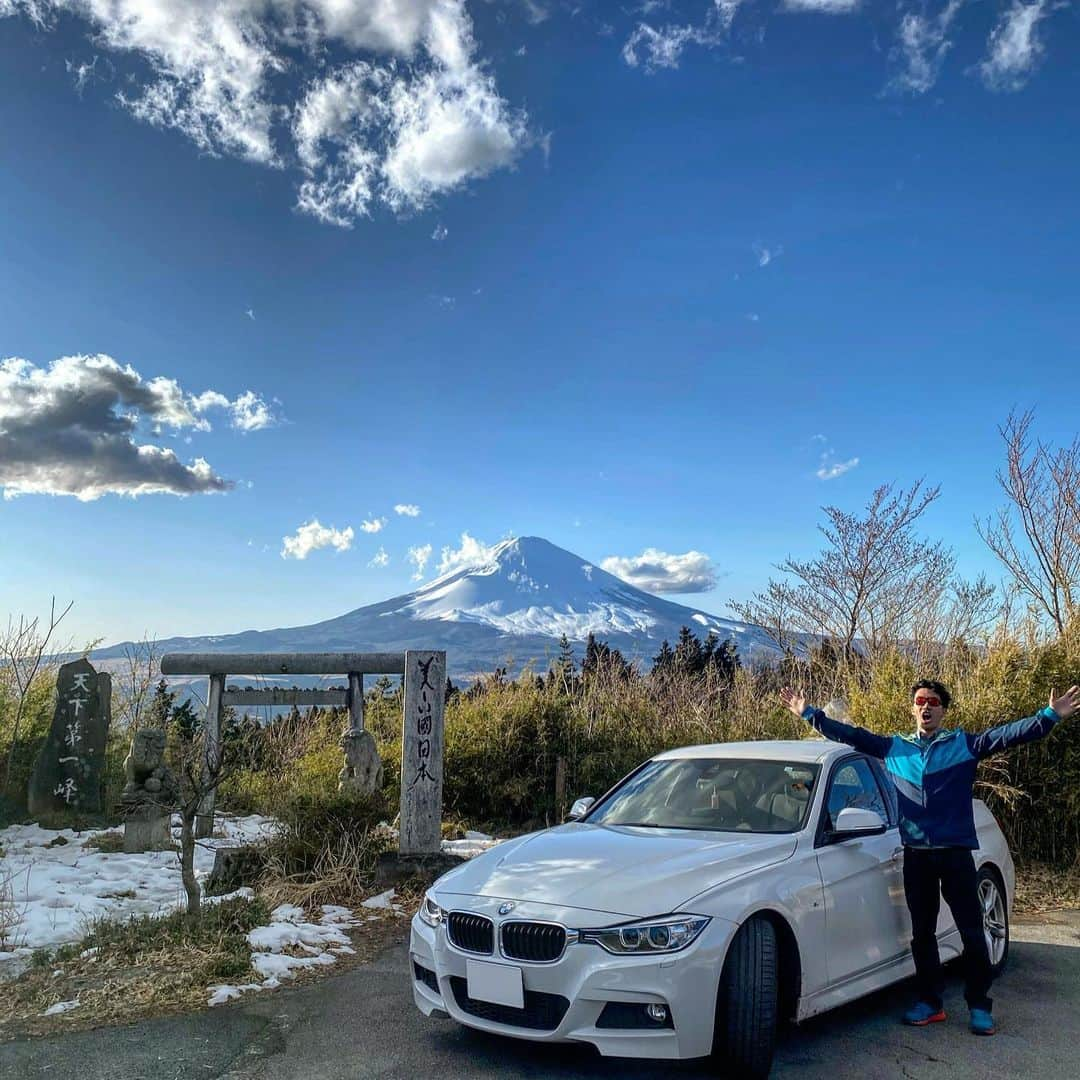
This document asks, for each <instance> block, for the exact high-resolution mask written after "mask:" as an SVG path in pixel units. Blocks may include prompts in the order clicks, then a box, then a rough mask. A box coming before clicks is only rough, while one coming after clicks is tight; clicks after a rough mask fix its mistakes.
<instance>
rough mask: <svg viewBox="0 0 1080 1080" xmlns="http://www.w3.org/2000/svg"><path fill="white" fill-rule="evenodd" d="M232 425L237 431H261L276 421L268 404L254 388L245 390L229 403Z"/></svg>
mask: <svg viewBox="0 0 1080 1080" xmlns="http://www.w3.org/2000/svg"><path fill="white" fill-rule="evenodd" d="M229 411H230V412H231V413H232V421H231V422H232V426H233V427H234V428H236V429H237V430H238V431H262V430H263V428H268V427H272V426H273V425H274V424H276V423H277V422H278V418H277V417H276V416H275V415H274V412H273V410H272V409H271V408H270V406H269V405H268V404H267V403H266V402H265V401H264V400H263V399H262V398H261V397H260V396H259V395H258V394H256V393H255V391H254V390H245V391H244V393H242V394H241V395H240V396H239V397H238V398H237V399H236V400H235V401H233V402H230V403H229Z"/></svg>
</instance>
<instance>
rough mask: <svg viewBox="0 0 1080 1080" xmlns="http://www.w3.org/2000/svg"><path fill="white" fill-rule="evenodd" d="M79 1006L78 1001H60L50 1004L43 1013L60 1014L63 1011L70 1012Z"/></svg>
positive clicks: (47, 1014)
mask: <svg viewBox="0 0 1080 1080" xmlns="http://www.w3.org/2000/svg"><path fill="white" fill-rule="evenodd" d="M78 1007H79V1002H78V1001H58V1002H57V1003H56V1004H55V1005H50V1006H49V1007H48V1008H47V1009H46V1010H45V1011H44V1012H43V1013H42V1014H41V1015H42V1016H59V1015H60V1014H61V1013H66V1012H70V1011H71V1010H72V1009H77V1008H78Z"/></svg>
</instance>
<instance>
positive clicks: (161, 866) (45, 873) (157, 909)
mask: <svg viewBox="0 0 1080 1080" xmlns="http://www.w3.org/2000/svg"><path fill="white" fill-rule="evenodd" d="M179 829H180V819H179V816H174V817H173V835H174V836H179ZM276 829H277V823H276V822H274V821H273V820H272V819H270V818H266V817H263V816H261V815H259V814H252V815H250V816H249V817H228V816H225V815H222V816H220V817H219V818H218V828H217V830H216V831H217V833H218V835H216V836H214V837H212V838H207V839H205V840H199V841H198V842H197V844H196V847H195V876H196V877H197V878H199V879H200V880H202V879H204V878H206V876H207V875H208V874H209V873H210V871H211V869H212V868H213V865H214V852H215V850H216V849H217V848H219V847H231V846H235V845H238V844H252V843H257V842H258V841H261V840H267V839H269V838H270V837H271V836H272V835H273V834H274V832H275V831H276ZM112 831H114V830H107V829H87V830H84V831H82V832H75V831H74V830H72V829H43V828H41V827H40V826H39V825H10V826H8V828H6V829H0V849H3V851H4V859H3V865H2V867H0V875H2V877H3V879H5V880H7V882H8V888H9V895H7V896H5V897H4V898H3V900H2V901H0V903H3V904H4V905H5V906H6V907H7V908H8V910H7V911H6V912H4V913H3V914H4V916H5V917H4V919H3V923H4V925H7V927H8V933H7V941H6V944H5V950H6V951H0V977H3V975H5V974H7V973H8V972H7V968H8V967H9V966H14V967H19V966H21V965H22V964H23V963H25V961H26V959H27V958H28V957H29V955H30V953H32V952H33V951H34V949H39V948H50V949H51V948H55V947H56V946H58V945H64V944H67V943H68V942H72V941H79V940H80V939H81V938H82V937H83V936H84V935H85V933H86V929H87V926H88V924H89V923H90V922H92V921H93V920H95V919H98V918H101V917H105V918H109V919H114V920H117V921H123V920H125V919H129V918H131V916H133V915H159V914H165V913H168V912H171V911H174V910H175V909H176V908H178V907H182V906H183V905H184V904H185V902H186V899H185V894H184V887H183V884H182V882H181V880H180V860H179V858H178V857H177V854H176V852H173V851H149V852H145V853H144V854H141V855H127V854H125V853H123V852H120V851H115V852H105V851H98V850H97V848H95V847H93V846H89V845H88V841H90V840H91V839H92V838H93V837H95V836H100V835H101V834H102V833H103V832H112ZM58 836H60V837H63V838H64V839H65V840H66V841H67V843H65V844H59V845H56V846H49V845H50V844H51V843H52V842H53V841H55V839H56V838H57V837H58ZM233 895H246V896H248V897H250V896H251V895H252V893H251V890H250V889H247V890H238V892H237V893H235V894H233ZM223 899H227V898H226V897H218V898H215V899H214V900H211V898H207V900H208V901H210V902H220V901H221V900H223Z"/></svg>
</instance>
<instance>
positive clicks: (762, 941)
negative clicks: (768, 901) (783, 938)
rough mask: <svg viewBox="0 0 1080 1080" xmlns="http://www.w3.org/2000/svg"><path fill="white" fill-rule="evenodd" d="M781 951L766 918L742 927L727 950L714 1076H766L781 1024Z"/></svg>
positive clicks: (716, 1029)
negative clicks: (777, 1030) (715, 1074)
mask: <svg viewBox="0 0 1080 1080" xmlns="http://www.w3.org/2000/svg"><path fill="white" fill-rule="evenodd" d="M779 975H780V971H779V950H778V947H777V942H776V930H775V929H774V928H773V925H772V923H771V922H769V920H768V919H765V918H761V917H760V916H759V917H757V918H752V919H750V920H748V921H747V922H746V923H744V924H743V925H742V926H741V927H740V928H739V931H738V933H736V935H735V940H734V941H732V943H731V947H730V948H729V949H728V954H727V958H726V959H725V961H724V970H723V973H722V974H721V976H720V988H719V991H718V993H717V996H716V1020H715V1023H714V1025H713V1062H714V1065H715V1066H716V1073H717V1075H718V1076H725V1077H730V1076H737V1077H746V1078H757V1077H765V1076H768V1075H769V1069H770V1068H771V1066H772V1059H773V1053H774V1052H775V1049H776V1029H777V1024H778V1020H779V1005H780V1002H779V998H780V982H779Z"/></svg>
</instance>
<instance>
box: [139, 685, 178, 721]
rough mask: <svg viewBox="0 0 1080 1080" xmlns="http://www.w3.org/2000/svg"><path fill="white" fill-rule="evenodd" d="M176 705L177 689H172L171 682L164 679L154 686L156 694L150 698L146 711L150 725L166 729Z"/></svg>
mask: <svg viewBox="0 0 1080 1080" xmlns="http://www.w3.org/2000/svg"><path fill="white" fill-rule="evenodd" d="M175 705H176V691H175V690H170V689H169V684H168V683H167V682H166V681H165V680H164V679H162V680H161V681H160V682H159V683H158V684H157V686H156V687H155V688H154V696H153V697H152V698H151V699H150V708H149V709H148V710H147V713H146V721H147V724H148V726H150V727H152V728H158V729H160V730H161V731H165V730H166V729H167V728H168V726H169V719H170V717H171V716H172V713H173V709H174V707H175Z"/></svg>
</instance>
